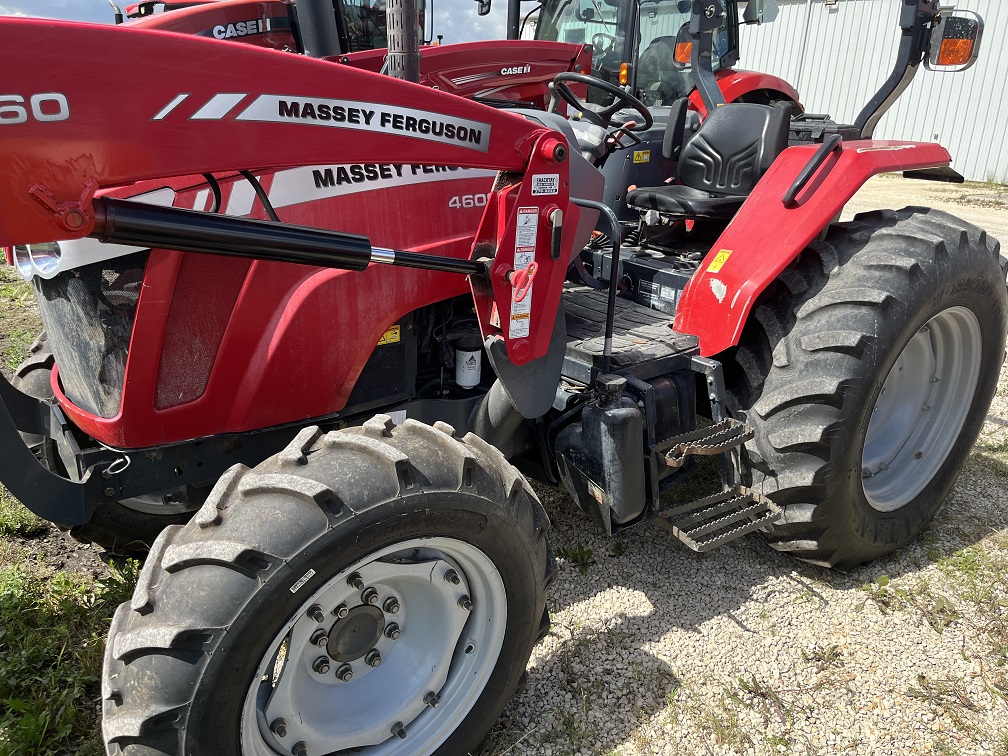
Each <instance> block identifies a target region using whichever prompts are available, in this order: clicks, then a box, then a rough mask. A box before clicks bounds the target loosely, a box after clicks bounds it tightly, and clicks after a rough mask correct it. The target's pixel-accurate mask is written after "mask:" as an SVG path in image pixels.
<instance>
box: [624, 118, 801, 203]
mask: <svg viewBox="0 0 1008 756" xmlns="http://www.w3.org/2000/svg"><path fill="white" fill-rule="evenodd" d="M791 105H792V104H791V103H790V102H778V103H777V104H776V105H775V106H774V107H772V108H771V107H768V106H766V105H754V104H750V103H730V104H728V105H722V106H721V107H720V108H717V109H716V110H715V111H714V112H713V113H711V114H710V115H709V116H708V117H707V120H706V121H704V122H703V124H701V126H700V128H699V129H697V131H696V133H695V134H694V135H693V136H692V137H690V139H689V140H688V141H687V142H686V143H685V144H684V145H683V146H682V149H681V151H680V154H679V162H678V165H677V166H676V178H678V179H679V182H680V183H678V184H668V185H665V186H652V187H645V188H642V189H634V190H632V191H630V192H629V193H628V194H627V205H628V206H630V207H632V208H634V209H635V210H640V211H642V212H644V211H647V210H657V211H658V212H659V213H661V214H662V215H665V216H672V217H675V218H714V219H730V218H731V217H732V216H733V215H735V213H736V212H737V211H738V209H739V208H740V207H741V206H742V203H743V202H745V199H746V197H747V196H748V195H749V193H750V192H752V190H753V187H755V186H756V182H757V181H759V180H760V178H762V176H763V174H764V173H766V172H767V170H768V169H769V168H770V166H771V164H772V163H773V161H774V160H776V159H777V156H778V155H780V154H781V153H782V152H783V151H784V149H785V148H786V147H787V146H788V133H789V131H790V127H791ZM673 112H675V108H673ZM663 152H664V150H663Z"/></svg>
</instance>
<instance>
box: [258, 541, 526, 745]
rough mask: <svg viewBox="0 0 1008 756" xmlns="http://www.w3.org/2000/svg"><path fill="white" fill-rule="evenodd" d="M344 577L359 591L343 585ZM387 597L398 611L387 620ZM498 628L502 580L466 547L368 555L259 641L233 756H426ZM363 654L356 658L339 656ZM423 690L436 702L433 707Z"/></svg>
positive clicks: (494, 650)
mask: <svg viewBox="0 0 1008 756" xmlns="http://www.w3.org/2000/svg"><path fill="white" fill-rule="evenodd" d="M450 572H453V573H454V575H455V576H457V580H458V582H457V583H456V582H454V578H451V575H450V574H449V573H450ZM355 574H356V575H358V576H360V578H361V580H362V583H363V586H362V587H361V588H355V587H352V586H351V585H350V584H349V583H348V578H352V577H353V576H354V575H355ZM446 575H448V577H449V578H451V579H450V580H449V579H446ZM369 589H374V590H375V591H376V592H377V594H378V595H377V600H376V602H375V604H374V605H368V604H365V602H364V600H363V598H362V597H363V596H364V594H365V592H367V591H368V590H369ZM464 597H468V598H469V601H470V602H471V607H470V608H466V606H467V604H466V602H465V601H464ZM390 599H391V600H394V601H395V603H397V604H398V605H399V606H398V608H397V609H395V611H392V609H393V608H394V607H392V606H391V605H389V604H388V603H387V602H389V601H390ZM341 604H342V605H344V606H345V607H346V609H347V610H348V612H349V613H348V615H347V616H346V617H344V618H343V619H337V616H336V615H335V614H334V610H337V611H338V607H339V606H340V605H341ZM314 607H318V609H319V611H320V612H321V615H318V614H316V613H315V612H313V611H311V610H312V609H313V608H314ZM309 613H311V614H312V615H314V617H319V616H321V617H322V620H323V621H322V622H318V621H317V619H315V618H313V616H309ZM379 615H380V618H379ZM348 621H349V622H348ZM341 622H342V623H344V624H343V625H341V624H340V623H341ZM393 622H394V623H395V624H396V625H397V626H398V630H399V634H398V637H394V638H393V637H389V635H388V634H387V633H386V632H385V630H387V628H388V626H389V625H390V624H392V623H393ZM506 625H507V596H506V593H505V589H504V582H503V580H502V578H501V576H500V573H499V572H498V570H497V568H496V567H495V566H494V564H493V562H492V561H491V560H490V559H489V558H488V557H487V556H486V555H485V554H484V553H483V552H482V551H481V550H480V549H478V548H476V547H475V546H473V545H471V544H469V543H466V542H464V541H460V540H457V539H453V538H423V539H413V540H410V541H404V542H402V543H398V544H395V545H393V546H389V547H387V548H384V549H382V550H380V551H378V552H375V553H373V554H371V555H369V556H367V557H366V558H365V559H362V560H360V561H359V562H357V563H355V564H353V565H351V566H350V567H348V568H346V569H345V570H343V571H341V572H340V573H339V574H338V575H336V576H335V577H333V578H332V579H330V580H329V581H328V582H326V583H325V584H324V585H323V586H322V587H321V588H320V589H319V590H317V591H316V592H315V594H314V595H312V596H311V597H307V598H306V600H305V601H304V602H303V603H302V604H301V606H300V607H299V608H298V610H297V612H296V613H295V614H294V615H292V616H291V617H290V619H289V620H288V621H287V622H286V623H285V625H284V627H283V628H281V630H280V632H278V633H277V634H276V635H275V636H274V638H273V640H272V641H271V642H270V645H269V647H268V648H267V650H266V653H265V654H264V655H263V657H262V659H261V660H260V661H259V664H258V667H257V669H256V674H255V677H254V678H253V682H252V684H251V685H250V687H249V689H248V691H247V692H246V695H245V703H244V706H243V709H242V722H241V743H242V752H243V753H244V754H246V755H248V756H277V754H282V755H283V756H288V755H289V754H291V753H292V752H295V753H296V752H298V744H303V746H302V747H303V753H305V754H307V756H321V755H322V754H329V753H333V752H337V751H341V750H345V749H350V748H357V749H361V750H362V751H364V752H366V753H368V754H422V753H430V752H432V751H434V750H435V749H436V748H437V747H438V746H439V745H441V744H442V743H443V742H444V741H445V740H446V739H447V738H448V737H449V736H450V735H451V734H452V733H453V732H454V731H455V730H456V729H457V728H458V727H459V725H460V724H461V723H462V720H463V719H465V717H466V715H467V714H468V713H469V711H470V710H471V709H472V707H473V705H474V704H475V703H476V700H477V699H478V698H479V696H480V694H481V693H482V692H483V690H484V688H485V687H486V685H487V682H488V681H489V679H490V675H491V673H492V672H493V670H494V667H495V666H496V663H497V659H498V657H499V656H500V651H501V648H502V647H503V644H504V633H505V629H506ZM319 630H322V631H324V634H325V635H326V638H327V639H328V637H329V636H330V635H331V636H332V638H333V645H329V644H328V643H326V642H323V641H321V640H320V639H319V638H318V636H317V633H318V631H319ZM375 633H378V637H377V638H375ZM313 636H316V640H317V641H318V642H320V643H322V645H321V646H320V645H317V644H316V643H313V642H312V638H313ZM362 638H363V639H364V640H363V641H362V640H361V639H362ZM365 641H366V642H365ZM372 641H373V642H372ZM362 643H363V645H362ZM365 647H366V651H365V653H364V654H363V655H361V656H357V658H354V659H350V658H349V657H352V656H355V655H357V654H358V653H360V651H361V650H362V649H364V648H365ZM341 649H342V652H341ZM371 649H373V650H377V651H378V653H379V654H380V663H378V664H377V665H374V666H371V665H370V664H369V663H368V654H369V653H370V650H371ZM330 652H332V653H335V656H333V655H332V654H331V653H330ZM320 659H326V660H327V661H326V664H325V665H322V664H320V662H319V660H320ZM344 665H349V667H350V670H351V673H352V677H351V678H350V679H349V681H341V680H340V679H338V678H337V673H339V672H340V671H341V670H344ZM325 666H327V667H328V669H326V670H325V671H321V670H323V668H324V667H325ZM430 693H434V694H436V695H437V696H438V698H437V699H436V700H434V701H433V702H434V703H436V706H434V707H432V706H431V705H430V703H431V699H430V697H429V694H430ZM278 720H283V723H284V724H283V727H279V726H277V721H278ZM271 725H272V728H271ZM281 733H282V734H281ZM403 735H405V737H403Z"/></svg>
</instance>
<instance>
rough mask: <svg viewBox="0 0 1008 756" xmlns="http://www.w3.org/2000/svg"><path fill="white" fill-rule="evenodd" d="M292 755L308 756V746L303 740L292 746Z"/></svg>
mask: <svg viewBox="0 0 1008 756" xmlns="http://www.w3.org/2000/svg"><path fill="white" fill-rule="evenodd" d="M291 756H308V746H306V745H305V742H304V741H303V740H299V741H298V742H297V743H295V744H294V747H293V748H291Z"/></svg>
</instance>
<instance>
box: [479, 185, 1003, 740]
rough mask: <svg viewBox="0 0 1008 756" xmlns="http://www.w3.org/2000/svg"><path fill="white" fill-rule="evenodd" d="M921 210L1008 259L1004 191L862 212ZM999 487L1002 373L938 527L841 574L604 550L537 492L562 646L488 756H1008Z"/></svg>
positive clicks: (901, 191) (891, 202) (680, 553)
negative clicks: (548, 533) (944, 215)
mask: <svg viewBox="0 0 1008 756" xmlns="http://www.w3.org/2000/svg"><path fill="white" fill-rule="evenodd" d="M1001 196H1003V195H1001ZM992 197H993V199H992ZM912 204H926V205H931V206H937V207H942V209H948V210H949V211H951V212H954V213H956V214H958V215H960V216H963V217H966V218H968V219H970V220H971V221H973V222H974V223H979V224H981V225H984V226H985V227H988V228H991V229H992V232H996V234H995V235H997V234H1000V235H1001V237H1002V238H1004V239H1006V240H1008V205H1006V203H1004V202H1002V201H1001V200H1000V199H998V190H997V189H993V188H987V187H983V186H979V187H978V186H976V185H974V186H967V187H948V186H946V185H937V184H931V183H924V182H910V181H905V180H903V179H901V178H894V177H879V178H876V179H874V180H873V181H872V182H870V183H869V185H868V186H867V187H866V188H865V190H863V191H862V193H861V194H860V195H859V196H858V197H857V198H856V199H855V202H854V203H852V208H853V209H856V210H863V209H869V208H871V207H883V206H885V207H903V206H905V205H912ZM849 215H850V214H849V213H848V214H847V216H845V217H849ZM1006 483H1008V370H1004V371H1003V372H1002V378H1001V388H1000V390H999V392H998V396H997V398H996V399H995V402H994V406H993V407H992V408H991V412H990V416H989V418H988V423H987V425H986V426H985V429H984V432H983V435H982V437H981V440H980V443H979V444H978V446H977V448H976V450H975V451H974V453H973V455H972V457H971V459H970V461H969V464H968V465H967V467H966V469H965V471H964V473H963V475H962V477H961V478H960V480H959V483H958V484H957V486H956V488H955V490H954V492H953V494H952V496H951V497H950V498H949V500H948V501H947V502H946V504H945V505H944V507H943V508H942V509H941V510H940V512H939V514H938V516H937V518H936V520H935V521H934V523H933V524H932V525H931V527H930V528H929V529H928V530H927V531H926V532H925V533H924V534H923V536H922V537H921V538H919V539H918V540H917V541H916V542H915V543H913V544H912V545H911V546H909V547H907V548H905V549H904V550H902V551H901V552H899V553H897V554H895V555H894V556H892V557H890V558H887V559H884V560H882V561H880V562H877V563H874V564H871V565H868V566H864V567H861V568H859V569H857V570H855V571H853V572H851V573H849V574H848V573H841V572H837V571H830V570H826V569H822V568H819V567H815V566H811V565H806V564H803V563H800V562H797V561H795V560H794V559H792V558H790V557H788V556H785V555H781V554H778V553H777V552H774V551H773V550H771V549H770V548H769V547H767V546H766V545H765V544H764V543H763V542H762V541H761V540H760V539H759V538H758V537H756V536H749V537H746V538H744V539H741V540H739V541H735V542H733V543H730V544H728V545H726V546H724V547H722V548H721V549H720V550H718V551H715V552H713V553H711V554H709V555H705V556H700V555H696V554H693V553H691V552H689V551H687V550H686V549H684V548H680V547H679V546H678V545H677V542H676V541H675V540H674V539H673V538H672V536H671V535H670V534H669V533H668V532H667V531H666V530H664V529H662V528H661V527H659V526H658V525H656V524H655V523H647V524H644V525H642V526H639V527H637V528H635V529H632V530H630V531H628V532H626V533H624V534H621V535H619V536H618V537H617V538H614V539H606V538H604V537H602V536H600V535H599V534H598V533H597V530H596V528H595V527H594V526H593V524H592V523H591V522H589V520H588V519H587V517H586V516H583V515H581V514H580V513H579V512H578V511H576V509H575V508H574V507H573V505H571V504H570V503H569V500H568V498H567V496H566V494H565V493H564V492H563V491H562V490H557V489H551V488H548V487H540V488H539V492H540V496H541V498H542V499H543V501H544V503H545V504H546V507H547V510H548V511H549V512H550V516H551V518H552V521H553V543H554V548H555V549H556V551H557V553H558V555H559V557H560V559H559V562H560V574H559V577H558V579H557V581H556V583H555V584H554V585H553V587H552V589H551V591H550V594H549V598H550V605H551V608H552V610H553V630H552V632H551V633H550V635H549V636H548V637H547V638H546V639H545V640H544V641H543V642H542V643H541V644H540V645H539V646H538V647H537V648H536V650H535V652H534V653H533V656H532V661H531V664H530V666H529V679H528V686H527V688H526V690H525V691H524V692H523V693H522V694H521V695H519V696H517V697H516V698H515V699H514V701H513V702H512V703H511V704H510V705H509V706H508V708H507V709H506V711H505V713H504V716H503V717H502V719H501V721H500V722H499V723H498V725H497V727H496V728H495V729H494V731H493V732H492V733H491V735H490V737H489V738H488V740H487V742H486V748H485V752H486V753H494V754H496V753H532V754H558V755H559V754H596V753H616V754H704V753H711V754H721V753H755V754H770V753H788V754H790V753H798V754H806V753H808V754H820V753H857V754H917V753H940V754H987V753H993V754H1001V755H1002V756H1008V491H1006Z"/></svg>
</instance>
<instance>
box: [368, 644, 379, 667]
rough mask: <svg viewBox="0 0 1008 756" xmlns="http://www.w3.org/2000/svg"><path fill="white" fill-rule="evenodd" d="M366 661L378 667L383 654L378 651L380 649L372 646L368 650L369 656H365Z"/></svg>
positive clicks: (371, 665)
mask: <svg viewBox="0 0 1008 756" xmlns="http://www.w3.org/2000/svg"><path fill="white" fill-rule="evenodd" d="M364 661H365V662H366V663H367V665H368V666H369V667H377V666H378V665H379V664H381V654H379V653H378V649H376V648H372V649H371V650H370V651H368V654H367V656H365V657H364Z"/></svg>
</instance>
